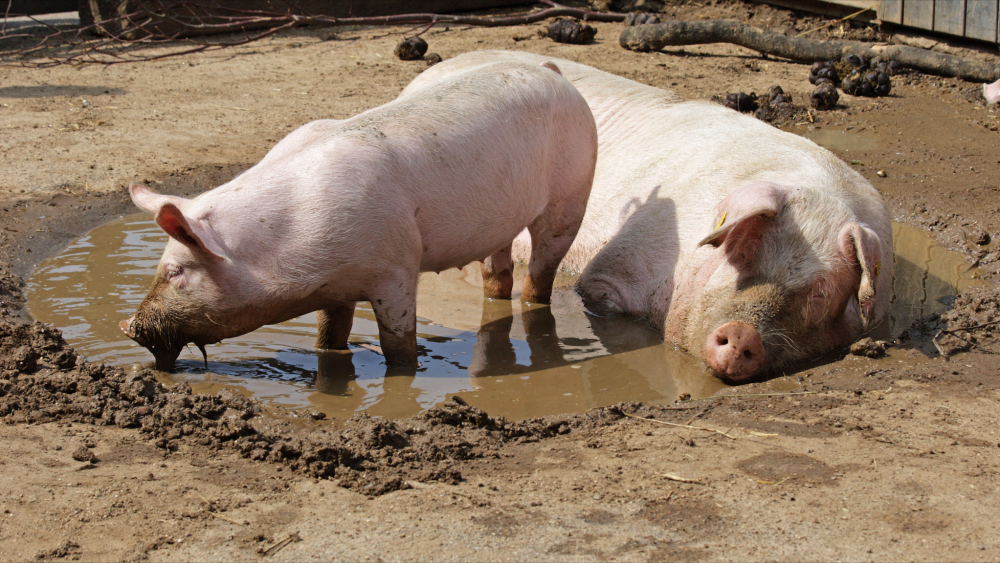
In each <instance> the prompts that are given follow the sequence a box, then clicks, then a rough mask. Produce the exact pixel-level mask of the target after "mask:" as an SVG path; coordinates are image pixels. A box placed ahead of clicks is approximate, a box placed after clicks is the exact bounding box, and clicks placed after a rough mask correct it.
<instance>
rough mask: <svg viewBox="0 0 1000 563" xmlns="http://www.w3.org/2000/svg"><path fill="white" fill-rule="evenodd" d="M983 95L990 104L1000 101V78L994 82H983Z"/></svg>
mask: <svg viewBox="0 0 1000 563" xmlns="http://www.w3.org/2000/svg"><path fill="white" fill-rule="evenodd" d="M983 97H984V98H986V103H988V104H995V103H997V102H1000V80H997V81H996V82H994V83H992V84H983Z"/></svg>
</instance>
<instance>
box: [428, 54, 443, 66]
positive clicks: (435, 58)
mask: <svg viewBox="0 0 1000 563" xmlns="http://www.w3.org/2000/svg"><path fill="white" fill-rule="evenodd" d="M442 60H443V59H442V58H441V55H439V54H437V53H427V54H426V55H424V61H426V62H427V66H434V65H436V64H438V63H439V62H441V61H442Z"/></svg>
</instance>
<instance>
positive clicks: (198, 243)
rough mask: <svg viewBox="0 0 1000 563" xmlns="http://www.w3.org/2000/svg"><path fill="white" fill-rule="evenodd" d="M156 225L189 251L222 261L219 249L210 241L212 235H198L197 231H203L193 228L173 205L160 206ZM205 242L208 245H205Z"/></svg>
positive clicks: (204, 233)
mask: <svg viewBox="0 0 1000 563" xmlns="http://www.w3.org/2000/svg"><path fill="white" fill-rule="evenodd" d="M156 224H157V225H159V226H160V228H161V229H163V230H164V231H166V233H167V234H168V235H170V238H172V239H174V240H176V241H178V242H180V243H183V244H184V245H185V246H187V247H188V248H190V249H191V250H194V251H196V252H200V253H202V254H204V255H205V256H207V257H209V258H212V259H216V260H222V259H223V257H222V255H221V249H219V248H218V245H217V244H215V243H216V241H214V240H212V238H214V237H212V238H210V237H209V235H211V234H212V233H211V232H202V233H200V234H199V232H198V231H204V230H203V229H199V228H195V227H194V225H192V223H191V222H189V221H188V220H187V218H186V217H184V214H183V213H181V210H180V209H178V208H177V206H176V205H174V204H173V203H170V202H166V203H164V204H163V205H162V206H160V210H159V211H157V212H156ZM206 242H208V243H209V244H206Z"/></svg>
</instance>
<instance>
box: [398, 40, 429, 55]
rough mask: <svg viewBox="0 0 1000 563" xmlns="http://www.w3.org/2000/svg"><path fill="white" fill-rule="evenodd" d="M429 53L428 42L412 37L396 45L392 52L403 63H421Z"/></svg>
mask: <svg viewBox="0 0 1000 563" xmlns="http://www.w3.org/2000/svg"><path fill="white" fill-rule="evenodd" d="M426 52H427V42H426V41H424V40H423V39H421V38H419V37H410V38H409V39H404V40H402V41H400V42H399V43H398V44H396V48H395V49H394V50H393V51H392V53H393V54H394V55H396V57H397V58H398V59H399V60H401V61H419V60H420V59H422V58H424V53H426Z"/></svg>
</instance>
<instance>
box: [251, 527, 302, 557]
mask: <svg viewBox="0 0 1000 563" xmlns="http://www.w3.org/2000/svg"><path fill="white" fill-rule="evenodd" d="M293 541H296V542H298V541H302V538H300V537H299V533H298V532H292V533H291V534H288V535H287V536H285V539H283V540H281V541H279V542H278V543H276V544H274V545H272V546H271V547H269V548H267V549H265V550H263V551H261V552H260V553H261V555H264V556H265V557H266V556H268V555H271V554H273V553H277V552H278V550H279V549H281V548H283V547H285V546H286V545H288V544H290V543H292V542H293Z"/></svg>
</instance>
